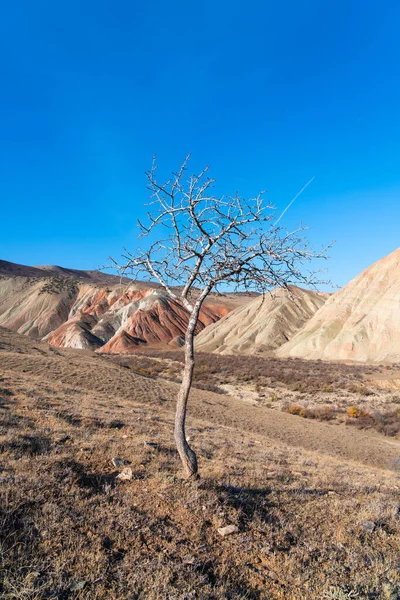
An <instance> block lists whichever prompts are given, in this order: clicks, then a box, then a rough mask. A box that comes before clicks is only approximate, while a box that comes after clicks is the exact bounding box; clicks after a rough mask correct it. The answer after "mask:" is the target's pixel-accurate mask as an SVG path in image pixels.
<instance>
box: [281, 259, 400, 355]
mask: <svg viewBox="0 0 400 600" xmlns="http://www.w3.org/2000/svg"><path fill="white" fill-rule="evenodd" d="M277 355H278V356H281V357H290V356H293V357H302V358H308V359H324V360H352V361H363V362H365V361H375V362H383V361H387V362H398V361H400V249H398V250H395V251H394V252H392V253H391V254H389V255H388V256H386V257H385V258H382V259H381V260H379V261H378V262H376V263H374V264H373V265H371V266H370V267H368V268H367V269H365V271H363V272H362V273H361V274H360V275H358V276H357V277H356V278H355V279H353V280H352V281H350V283H348V284H347V285H346V286H345V287H344V288H342V289H341V290H340V291H338V292H336V293H335V294H334V295H333V296H331V298H329V299H328V300H327V302H326V303H325V305H324V306H323V307H322V308H321V309H320V310H319V311H318V312H317V313H316V314H315V315H314V317H313V318H312V319H311V320H310V321H308V322H307V323H306V324H305V325H304V327H303V328H302V329H301V331H299V332H298V333H297V335H295V336H294V337H293V338H292V339H291V340H290V341H289V342H288V343H287V344H285V345H284V346H282V347H281V348H279V350H278V351H277Z"/></svg>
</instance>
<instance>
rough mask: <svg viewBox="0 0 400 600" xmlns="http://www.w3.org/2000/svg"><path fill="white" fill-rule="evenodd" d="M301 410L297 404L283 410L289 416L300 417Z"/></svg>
mask: <svg viewBox="0 0 400 600" xmlns="http://www.w3.org/2000/svg"><path fill="white" fill-rule="evenodd" d="M302 410H303V409H302V407H301V406H299V405H298V404H292V406H288V407H287V408H286V409H285V412H287V413H289V415H300V414H301V411H302Z"/></svg>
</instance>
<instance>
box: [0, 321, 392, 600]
mask: <svg viewBox="0 0 400 600" xmlns="http://www.w3.org/2000/svg"><path fill="white" fill-rule="evenodd" d="M0 366H1V373H0V376H1V381H0V388H1V389H0V398H1V402H0V426H1V429H0V469H1V470H0V482H1V486H0V522H1V524H2V526H1V528H0V573H1V575H0V597H1V598H4V599H5V600H8V599H11V598H13V599H14V598H32V599H39V598H40V599H42V598H43V599H44V598H90V599H91V598H94V599H100V598H101V599H111V600H113V599H115V600H116V599H128V598H129V599H132V598H143V599H150V600H153V599H154V600H155V599H160V598H165V599H169V600H172V599H179V600H183V598H187V599H209V600H211V599H215V600H217V599H220V598H227V599H239V598H240V599H245V598H246V599H264V598H265V599H267V598H268V599H270V598H272V599H282V600H283V599H289V600H299V599H314V598H331V599H335V598H336V599H339V600H342V599H345V598H371V599H380V598H388V599H393V598H396V597H398V596H399V594H400V572H399V564H398V557H399V553H400V506H399V491H400V478H399V474H400V471H399V467H400V465H399V453H400V452H399V449H400V448H399V442H398V440H396V438H391V437H387V436H383V435H380V434H378V433H377V432H375V431H371V430H366V431H359V430H358V429H356V428H354V427H349V426H346V425H345V424H343V423H339V424H336V423H332V422H319V421H318V420H308V419H302V418H300V417H298V416H295V415H291V414H288V413H285V412H281V411H277V410H273V409H270V408H268V407H265V406H253V405H252V404H249V403H246V402H243V401H241V400H238V399H236V398H234V397H230V396H226V395H221V394H215V393H212V392H208V391H203V390H198V389H196V390H193V394H192V397H191V401H190V416H189V423H188V427H189V431H188V433H189V436H190V443H191V444H192V445H193V447H194V448H195V450H196V452H197V453H198V455H199V463H200V471H201V478H200V480H199V481H195V482H186V481H184V480H182V479H181V478H180V465H179V460H178V458H177V455H176V452H175V449H174V444H173V437H172V429H173V410H174V399H175V394H176V391H177V385H176V384H174V383H172V382H167V381H165V380H162V379H157V378H154V377H150V376H147V377H145V376H143V375H139V374H137V373H135V372H134V371H132V369H130V368H126V367H123V366H120V365H119V364H118V362H115V361H112V360H110V358H105V357H103V356H98V355H96V354H94V353H93V352H91V351H81V350H80V351H74V350H65V349H63V350H58V349H56V350H54V349H50V348H49V347H48V346H46V345H45V344H40V343H35V342H34V341H32V340H30V339H28V338H26V337H24V336H20V335H18V334H15V333H14V332H10V331H7V330H4V329H1V328H0ZM112 458H119V459H120V461H121V462H117V466H115V464H113V463H112ZM114 462H115V461H114ZM124 468H129V469H131V475H132V478H131V479H129V480H126V481H123V480H121V479H118V478H117V476H118V474H119V473H120V472H121V471H122V470H123V469H124ZM225 525H235V526H236V527H237V531H236V532H235V533H233V534H231V535H229V536H227V537H222V536H221V535H220V534H219V533H218V528H219V527H223V526H225Z"/></svg>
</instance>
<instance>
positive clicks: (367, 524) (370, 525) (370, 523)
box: [361, 521, 376, 533]
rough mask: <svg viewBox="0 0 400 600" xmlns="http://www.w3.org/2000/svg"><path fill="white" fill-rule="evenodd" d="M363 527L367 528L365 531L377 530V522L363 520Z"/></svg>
mask: <svg viewBox="0 0 400 600" xmlns="http://www.w3.org/2000/svg"><path fill="white" fill-rule="evenodd" d="M361 527H362V528H363V529H365V531H368V533H372V532H373V531H374V530H375V527H376V524H375V523H374V522H373V521H363V522H362V523H361Z"/></svg>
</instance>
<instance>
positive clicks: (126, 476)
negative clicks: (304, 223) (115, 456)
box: [117, 467, 133, 481]
mask: <svg viewBox="0 0 400 600" xmlns="http://www.w3.org/2000/svg"><path fill="white" fill-rule="evenodd" d="M132 477H133V473H132V469H131V468H130V467H125V469H122V471H121V473H119V475H117V479H120V480H121V481H130V480H131V479H132Z"/></svg>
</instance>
